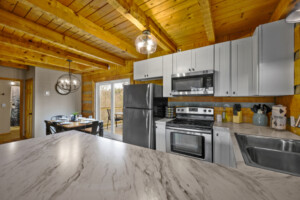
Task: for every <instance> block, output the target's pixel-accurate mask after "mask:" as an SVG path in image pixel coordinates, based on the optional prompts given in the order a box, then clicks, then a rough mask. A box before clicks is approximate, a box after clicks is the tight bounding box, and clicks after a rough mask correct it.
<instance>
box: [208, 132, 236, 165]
mask: <svg viewBox="0 0 300 200" xmlns="http://www.w3.org/2000/svg"><path fill="white" fill-rule="evenodd" d="M213 132H214V133H213V161H214V163H217V164H220V165H223V166H226V167H235V166H236V163H235V158H234V152H233V146H232V141H231V138H230V132H229V129H227V128H221V127H214V131H213Z"/></svg>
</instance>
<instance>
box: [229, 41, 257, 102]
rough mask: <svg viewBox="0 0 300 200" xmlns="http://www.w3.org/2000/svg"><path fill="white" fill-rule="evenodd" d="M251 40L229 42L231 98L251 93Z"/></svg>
mask: <svg viewBox="0 0 300 200" xmlns="http://www.w3.org/2000/svg"><path fill="white" fill-rule="evenodd" d="M252 59H253V58H252V38H251V37H249V38H244V39H240V40H234V41H232V42H231V91H232V94H231V95H232V96H250V95H251V93H252V87H253V85H252V82H253V70H252V67H253V65H252Z"/></svg>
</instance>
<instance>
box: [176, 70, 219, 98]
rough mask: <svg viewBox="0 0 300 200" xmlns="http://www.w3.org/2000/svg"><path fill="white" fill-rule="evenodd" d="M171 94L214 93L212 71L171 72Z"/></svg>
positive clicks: (202, 94) (193, 94)
mask: <svg viewBox="0 0 300 200" xmlns="http://www.w3.org/2000/svg"><path fill="white" fill-rule="evenodd" d="M171 94H172V95H173V96H204V95H214V71H213V70H206V71H199V72H189V73H182V74H173V75H172V91H171Z"/></svg>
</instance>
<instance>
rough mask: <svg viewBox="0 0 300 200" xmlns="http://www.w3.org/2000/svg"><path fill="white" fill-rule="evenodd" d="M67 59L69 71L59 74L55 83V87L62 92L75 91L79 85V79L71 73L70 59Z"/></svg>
mask: <svg viewBox="0 0 300 200" xmlns="http://www.w3.org/2000/svg"><path fill="white" fill-rule="evenodd" d="M67 61H68V62H69V73H68V74H63V75H62V76H60V77H59V78H58V79H57V83H56V87H58V89H59V90H60V91H61V92H62V93H64V94H69V93H73V92H76V91H77V90H78V89H79V88H80V86H81V81H80V79H79V78H77V77H76V76H75V75H73V74H72V73H71V68H70V64H71V62H72V61H71V60H67Z"/></svg>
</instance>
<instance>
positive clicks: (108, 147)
mask: <svg viewBox="0 0 300 200" xmlns="http://www.w3.org/2000/svg"><path fill="white" fill-rule="evenodd" d="M0 158H1V161H0V195H1V200H6V199H9V200H13V199H22V200H26V199H28V200H29V199H30V200H33V199H39V200H42V199H64V200H65V199H72V200H74V199H89V200H90V199H113V200H115V199H126V200H127V199H130V200H135V199H138V200H141V199H143V200H144V199H151V200H152V199H154V200H156V199H158V200H161V199H180V200H184V199H207V200H235V199H236V200H240V199H243V200H246V199H249V200H250V199H251V200H276V199H278V200H279V199H280V200H283V199H289V200H296V199H297V200H299V196H300V178H299V177H295V176H289V175H286V174H279V173H268V172H265V171H266V170H260V171H259V170H258V171H257V170H254V171H253V172H251V170H250V171H249V170H248V171H243V169H239V168H237V169H233V168H226V167H223V166H219V165H216V164H213V163H208V162H203V161H200V160H197V159H192V158H187V157H183V156H179V155H174V154H168V153H164V152H160V151H155V150H151V149H146V148H142V147H137V146H133V145H129V144H125V143H122V142H118V141H114V140H110V139H106V138H101V137H98V136H93V135H88V134H84V133H82V132H78V131H68V132H64V133H59V134H55V135H50V136H46V137H41V138H35V139H29V140H25V141H18V142H12V143H8V144H2V145H0ZM274 174H275V175H274Z"/></svg>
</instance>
